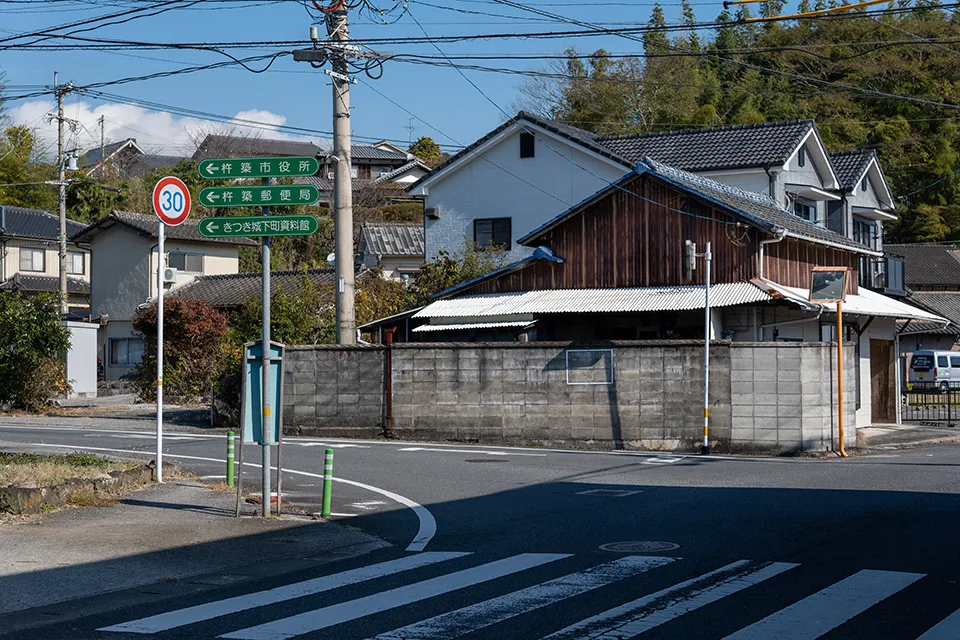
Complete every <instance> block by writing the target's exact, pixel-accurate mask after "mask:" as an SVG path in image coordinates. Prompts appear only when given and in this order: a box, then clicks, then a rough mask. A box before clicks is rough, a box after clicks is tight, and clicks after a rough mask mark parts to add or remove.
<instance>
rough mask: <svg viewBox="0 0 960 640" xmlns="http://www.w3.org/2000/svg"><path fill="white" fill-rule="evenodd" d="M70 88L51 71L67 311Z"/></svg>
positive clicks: (62, 288)
mask: <svg viewBox="0 0 960 640" xmlns="http://www.w3.org/2000/svg"><path fill="white" fill-rule="evenodd" d="M69 90H70V85H69V84H68V85H66V86H65V87H60V86H59V85H58V84H57V73H56V71H54V73H53V92H54V95H56V97H57V189H58V190H59V205H58V206H59V215H60V238H59V239H60V310H61V311H62V312H63V313H67V311H69V306H68V303H69V298H68V291H67V182H66V180H67V175H66V167H65V166H64V165H65V162H64V157H63V123H64V116H63V96H65V95H66V94H67V92H68V91H69Z"/></svg>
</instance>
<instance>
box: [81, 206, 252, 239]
mask: <svg viewBox="0 0 960 640" xmlns="http://www.w3.org/2000/svg"><path fill="white" fill-rule="evenodd" d="M198 220H199V219H187V220H185V221H184V222H183V223H182V224H179V225H177V226H175V227H167V229H166V232H165V233H164V236H165V237H166V238H167V240H189V241H193V242H213V243H217V244H240V245H249V246H256V245H257V244H258V243H257V242H256V241H254V240H252V239H250V238H206V237H204V236H202V235H201V234H200V230H199V229H198V228H197V222H198ZM157 222H158V221H157V216H152V215H145V214H142V213H130V212H128V211H111V212H110V215H109V216H107V217H106V218H103V219H102V220H100V221H99V222H94V223H93V224H91V225H90V226H89V227H86V228H84V227H83V226H81V227H80V231H78V232H76V233H74V234H73V235H72V236H71V238H72V239H73V240H74V241H82V242H89V241H90V237H91V236H92V235H93V234H95V233H98V232H99V231H102V230H104V229H109V228H110V227H112V226H113V225H115V224H120V225H123V226H125V227H128V228H130V229H133V230H134V231H136V232H137V233H139V234H141V235H144V236H147V237H148V238H156V237H157Z"/></svg>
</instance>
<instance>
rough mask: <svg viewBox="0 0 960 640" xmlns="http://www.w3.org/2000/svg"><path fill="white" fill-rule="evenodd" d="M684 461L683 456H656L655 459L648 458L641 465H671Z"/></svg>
mask: <svg viewBox="0 0 960 640" xmlns="http://www.w3.org/2000/svg"><path fill="white" fill-rule="evenodd" d="M683 459H684V456H657V457H655V458H650V459H649V460H644V461H643V464H673V463H674V462H680V461H681V460H683Z"/></svg>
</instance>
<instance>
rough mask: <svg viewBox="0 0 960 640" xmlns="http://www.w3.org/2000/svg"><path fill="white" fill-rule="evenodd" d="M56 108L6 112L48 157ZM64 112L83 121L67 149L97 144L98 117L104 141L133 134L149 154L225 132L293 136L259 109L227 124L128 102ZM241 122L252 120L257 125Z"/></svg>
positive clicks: (188, 146) (39, 104)
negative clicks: (36, 140)
mask: <svg viewBox="0 0 960 640" xmlns="http://www.w3.org/2000/svg"><path fill="white" fill-rule="evenodd" d="M55 111H56V106H55V105H54V103H53V102H52V101H33V102H25V103H23V104H20V105H18V106H16V107H14V108H12V109H10V110H9V111H8V115H9V117H10V119H11V120H12V121H13V122H14V123H15V124H20V125H26V126H27V127H29V128H31V129H33V130H34V131H35V132H36V134H37V137H38V138H39V140H40V148H41V149H45V150H46V152H45V155H48V156H49V155H50V154H51V153H56V140H57V124H56V121H55V120H54V121H51V120H50V119H49V118H48V117H47V116H48V114H53V113H54V112H55ZM64 115H65V116H66V117H68V118H71V119H74V120H77V121H79V122H80V124H81V126H80V127H79V129H77V130H70V129H67V149H79V150H80V151H81V152H83V151H86V150H88V149H93V148H96V147H97V146H99V144H100V117H101V116H103V118H104V137H105V138H106V141H107V142H108V143H110V142H113V141H117V140H125V139H127V138H136V139H137V144H139V145H140V146H141V147H142V148H143V149H144V150H145V151H147V152H148V153H163V154H169V155H189V154H191V153H192V152H193V150H194V147H195V141H196V140H197V138H198V136H200V137H202V136H203V135H204V134H207V133H215V132H225V131H228V132H229V133H231V134H235V135H250V136H258V137H266V138H282V139H291V136H288V135H286V134H284V133H281V132H279V131H277V130H276V127H277V126H279V125H283V124H284V123H285V122H286V121H287V119H286V117H285V116H282V115H279V114H276V113H272V112H270V111H266V110H263V109H250V110H247V111H241V112H239V113H237V114H236V116H234V118H235V120H234V121H232V122H231V123H228V124H221V123H216V122H208V121H205V120H198V119H196V118H180V117H177V116H175V115H173V114H171V113H169V112H166V111H148V110H146V109H143V108H141V107H135V106H130V105H121V104H104V105H98V106H95V107H94V106H92V105H90V104H88V103H86V102H75V103H69V104H67V106H66V108H65V109H64ZM240 121H248V122H249V121H254V122H256V123H257V124H258V126H256V127H254V126H250V125H249V124H246V123H243V122H240ZM295 139H299V140H303V139H304V138H301V137H297V138H295Z"/></svg>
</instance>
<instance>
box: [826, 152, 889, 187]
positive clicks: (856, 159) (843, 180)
mask: <svg viewBox="0 0 960 640" xmlns="http://www.w3.org/2000/svg"><path fill="white" fill-rule="evenodd" d="M876 157H877V152H876V151H874V150H873V149H857V150H855V151H837V152H834V153H831V154H830V164H832V165H833V171H834V172H835V173H836V174H837V182H839V183H840V187H841V188H842V189H852V188H853V187H855V186H857V182H858V181H859V180H860V176H862V175H863V172H864V171H866V170H867V165H868V164H869V163H870V161H871V160H873V159H874V158H876Z"/></svg>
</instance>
